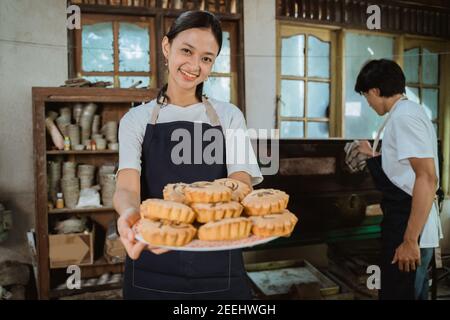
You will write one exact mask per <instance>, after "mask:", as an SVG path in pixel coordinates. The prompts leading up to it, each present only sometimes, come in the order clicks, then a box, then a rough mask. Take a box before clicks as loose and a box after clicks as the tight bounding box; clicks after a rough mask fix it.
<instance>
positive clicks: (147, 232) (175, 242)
mask: <svg viewBox="0 0 450 320" xmlns="http://www.w3.org/2000/svg"><path fill="white" fill-rule="evenodd" d="M138 228H139V230H138V231H139V233H140V235H141V236H142V238H143V239H144V240H145V241H147V242H148V243H150V244H152V245H156V246H173V247H181V246H184V245H186V244H188V243H189V242H191V241H192V239H193V238H194V236H195V234H196V232H197V230H196V229H195V228H194V227H193V226H192V225H190V224H187V223H176V222H172V221H167V220H150V219H142V220H141V221H140V224H139V226H138Z"/></svg>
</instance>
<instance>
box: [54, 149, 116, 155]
mask: <svg viewBox="0 0 450 320" xmlns="http://www.w3.org/2000/svg"><path fill="white" fill-rule="evenodd" d="M67 154H77V155H105V154H119V151H117V150H97V151H91V150H83V151H76V150H70V151H61V150H48V151H47V155H67Z"/></svg>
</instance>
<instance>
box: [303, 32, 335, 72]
mask: <svg viewBox="0 0 450 320" xmlns="http://www.w3.org/2000/svg"><path fill="white" fill-rule="evenodd" d="M307 59H308V76H309V77H320V78H329V77H330V43H329V42H326V41H321V40H320V39H318V38H316V37H313V36H308V56H307Z"/></svg>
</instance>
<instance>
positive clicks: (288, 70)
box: [281, 34, 305, 77]
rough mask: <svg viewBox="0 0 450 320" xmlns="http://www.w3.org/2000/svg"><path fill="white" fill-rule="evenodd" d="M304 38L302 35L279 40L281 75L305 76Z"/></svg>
mask: <svg viewBox="0 0 450 320" xmlns="http://www.w3.org/2000/svg"><path fill="white" fill-rule="evenodd" d="M304 52H305V36H304V35H303V34H301V35H297V36H292V37H289V38H283V39H282V40H281V74H282V75H284V76H300V77H303V76H304V75H305V56H304V55H305V54H304Z"/></svg>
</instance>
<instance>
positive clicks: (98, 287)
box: [50, 282, 123, 299]
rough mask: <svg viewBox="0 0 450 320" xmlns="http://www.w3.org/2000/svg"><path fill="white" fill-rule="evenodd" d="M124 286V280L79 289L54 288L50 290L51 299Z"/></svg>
mask: <svg viewBox="0 0 450 320" xmlns="http://www.w3.org/2000/svg"><path fill="white" fill-rule="evenodd" d="M122 286H123V284H122V282H117V283H111V284H103V285H95V286H89V287H84V288H83V287H82V288H80V289H77V290H70V289H60V290H58V289H52V290H50V298H51V299H58V298H62V297H68V296H74V295H78V294H83V293H86V292H97V291H109V290H117V289H121V288H122Z"/></svg>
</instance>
